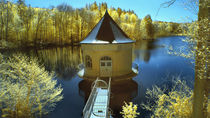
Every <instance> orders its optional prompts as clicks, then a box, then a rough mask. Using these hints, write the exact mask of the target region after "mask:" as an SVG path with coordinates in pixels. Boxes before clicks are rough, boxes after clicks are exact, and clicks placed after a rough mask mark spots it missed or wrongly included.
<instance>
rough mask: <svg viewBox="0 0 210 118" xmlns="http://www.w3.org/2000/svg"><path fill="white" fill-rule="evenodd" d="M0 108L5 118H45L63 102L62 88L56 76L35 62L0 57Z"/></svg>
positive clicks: (19, 58)
mask: <svg viewBox="0 0 210 118" xmlns="http://www.w3.org/2000/svg"><path fill="white" fill-rule="evenodd" d="M0 57H1V58H0V61H1V63H0V68H1V70H0V109H1V110H2V117H7V118H14V117H15V118H31V117H42V115H43V114H47V113H48V112H50V111H52V110H53V108H54V107H55V105H56V102H58V101H60V100H61V99H62V98H63V96H62V95H61V92H62V88H61V86H58V85H57V81H56V80H54V79H53V74H52V73H49V72H47V71H46V70H45V68H44V67H42V66H39V64H38V62H37V60H36V59H28V58H27V57H26V56H23V55H16V56H13V57H12V58H9V59H8V60H6V61H5V60H3V59H4V58H3V57H2V55H1V56H0Z"/></svg>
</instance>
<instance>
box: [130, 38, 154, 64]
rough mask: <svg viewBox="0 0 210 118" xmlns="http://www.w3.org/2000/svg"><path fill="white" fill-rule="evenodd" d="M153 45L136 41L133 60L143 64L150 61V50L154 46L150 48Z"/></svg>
mask: <svg viewBox="0 0 210 118" xmlns="http://www.w3.org/2000/svg"><path fill="white" fill-rule="evenodd" d="M150 45H153V43H150V42H148V41H138V42H136V44H135V48H134V49H135V50H134V54H135V59H137V60H143V61H145V62H149V60H150V55H151V53H150V49H152V48H153V47H154V46H150Z"/></svg>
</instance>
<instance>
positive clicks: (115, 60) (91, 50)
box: [81, 43, 133, 77]
mask: <svg viewBox="0 0 210 118" xmlns="http://www.w3.org/2000/svg"><path fill="white" fill-rule="evenodd" d="M81 47H82V55H83V63H84V64H85V56H86V55H89V56H90V57H91V58H92V68H85V76H88V77H96V76H100V59H101V58H102V57H103V56H109V57H111V59H112V77H116V76H121V75H126V74H129V73H131V71H132V69H131V68H132V47H133V43H127V44H82V46H81Z"/></svg>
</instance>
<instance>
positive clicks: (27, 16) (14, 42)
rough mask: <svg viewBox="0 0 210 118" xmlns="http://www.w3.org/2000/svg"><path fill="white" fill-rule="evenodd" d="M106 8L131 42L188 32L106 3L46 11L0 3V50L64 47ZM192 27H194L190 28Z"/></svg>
mask: <svg viewBox="0 0 210 118" xmlns="http://www.w3.org/2000/svg"><path fill="white" fill-rule="evenodd" d="M106 9H107V10H108V12H109V14H110V15H111V16H112V18H113V19H114V20H115V21H116V23H117V24H118V25H119V26H120V27H121V28H122V29H123V30H124V31H125V33H126V34H127V35H128V36H129V37H130V38H131V39H133V40H140V39H154V38H156V37H159V36H168V35H176V34H183V32H189V31H188V30H189V26H188V25H187V26H186V25H185V24H178V23H168V22H154V21H152V19H151V17H150V15H147V16H146V17H145V18H143V19H142V20H141V19H139V18H138V16H137V15H136V14H135V13H134V11H125V10H122V9H121V8H117V9H115V8H109V9H108V8H107V4H106V3H100V4H97V3H96V2H94V3H93V4H91V5H86V7H85V8H81V9H74V8H72V7H71V6H70V5H67V4H61V5H58V6H57V7H51V8H49V9H44V8H32V7H31V6H30V5H29V6H27V5H26V4H25V3H24V1H23V0H18V1H17V3H11V2H6V1H5V0H1V2H0V47H25V46H26V47H28V46H46V45H66V44H68V45H69V44H75V43H78V42H80V41H81V40H82V39H84V38H85V36H86V35H87V34H88V33H89V32H90V31H91V29H92V28H93V27H94V26H95V25H96V23H97V22H98V21H99V20H100V19H101V17H103V14H104V13H105V11H106ZM192 27H194V24H193V26H192Z"/></svg>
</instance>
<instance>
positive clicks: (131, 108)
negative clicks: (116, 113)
mask: <svg viewBox="0 0 210 118" xmlns="http://www.w3.org/2000/svg"><path fill="white" fill-rule="evenodd" d="M137 108H138V107H137V105H135V104H133V103H132V102H129V105H128V104H127V103H126V102H125V105H124V106H122V112H120V113H121V114H122V115H123V117H124V118H136V117H137V115H139V114H140V113H138V112H136V111H137Z"/></svg>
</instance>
